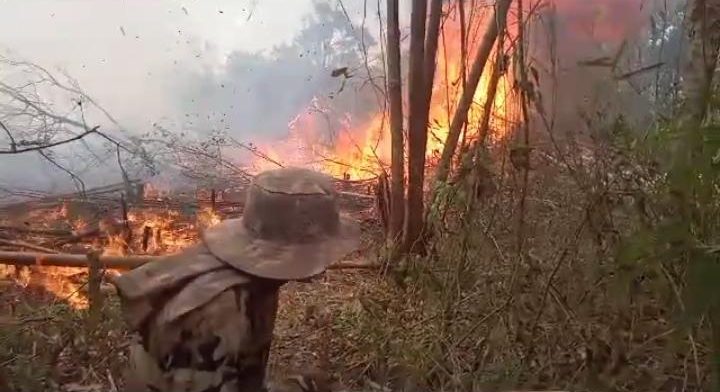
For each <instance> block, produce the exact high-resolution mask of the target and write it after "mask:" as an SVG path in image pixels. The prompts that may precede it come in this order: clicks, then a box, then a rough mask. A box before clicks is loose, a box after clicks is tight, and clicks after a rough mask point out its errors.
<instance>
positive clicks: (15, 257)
mask: <svg viewBox="0 0 720 392" xmlns="http://www.w3.org/2000/svg"><path fill="white" fill-rule="evenodd" d="M162 258H163V256H100V257H99V261H100V264H101V265H102V267H103V268H105V269H116V270H131V269H134V268H137V267H140V266H141V265H143V264H146V263H149V262H152V261H156V260H160V259H162ZM0 264H7V265H27V266H32V265H35V266H55V267H79V268H88V267H89V262H88V257H87V255H80V254H70V253H56V254H46V253H30V252H0ZM379 267H380V265H379V264H376V263H350V262H341V263H336V264H331V265H330V266H328V268H327V269H330V270H339V269H374V268H379Z"/></svg>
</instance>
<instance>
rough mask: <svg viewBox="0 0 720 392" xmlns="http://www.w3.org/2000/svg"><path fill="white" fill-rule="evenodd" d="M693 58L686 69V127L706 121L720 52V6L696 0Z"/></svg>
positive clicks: (692, 9) (692, 11)
mask: <svg viewBox="0 0 720 392" xmlns="http://www.w3.org/2000/svg"><path fill="white" fill-rule="evenodd" d="M689 17H690V18H689V20H690V26H689V31H690V32H691V34H692V37H691V38H690V56H689V59H688V62H687V64H686V67H685V70H684V75H683V77H684V80H685V81H684V84H683V86H682V87H683V92H684V93H685V97H686V99H685V103H684V105H683V106H684V107H683V110H682V120H683V125H685V126H687V127H692V128H697V127H698V126H699V125H700V124H701V123H702V121H703V120H704V118H705V115H706V111H707V107H708V102H709V100H710V99H709V98H710V92H711V88H712V79H713V74H714V73H715V67H716V66H717V58H718V53H719V52H720V4H718V1H717V0H695V1H692V2H691V4H690V13H689Z"/></svg>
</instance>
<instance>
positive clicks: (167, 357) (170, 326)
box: [114, 245, 282, 392]
mask: <svg viewBox="0 0 720 392" xmlns="http://www.w3.org/2000/svg"><path fill="white" fill-rule="evenodd" d="M281 283H282V282H272V281H267V280H264V279H259V278H255V277H252V276H249V275H246V274H243V273H242V272H240V271H237V270H235V269H232V268H229V267H227V266H226V265H225V264H224V263H223V262H221V261H219V260H217V259H216V258H215V257H213V256H212V255H211V254H209V253H208V251H207V249H206V248H205V247H204V246H202V245H197V246H195V247H193V248H190V249H188V250H186V251H184V252H182V253H179V254H176V255H171V256H168V257H165V258H164V259H162V260H160V261H157V262H153V263H150V264H147V265H144V266H142V267H140V268H138V269H136V270H133V271H130V272H128V273H126V274H124V275H122V276H120V277H119V278H117V279H116V280H115V282H114V284H115V285H116V287H117V288H118V293H119V294H120V298H121V301H122V307H123V313H124V315H125V318H126V321H127V323H128V324H129V326H130V327H131V329H132V331H133V332H134V333H135V342H134V343H133V345H132V346H131V348H130V358H129V360H130V367H131V376H130V377H133V378H134V380H131V382H134V383H135V384H136V385H137V384H139V385H140V386H141V387H142V388H144V389H145V390H147V391H162V392H176V391H185V392H201V391H218V392H241V391H242V392H244V391H253V392H256V391H260V390H262V389H263V387H264V379H265V371H266V366H267V360H268V354H269V350H270V344H271V340H272V333H273V329H274V323H275V315H276V312H277V304H278V289H279V287H280V284H281ZM137 388H138V386H135V387H133V388H132V390H133V391H136V390H137V391H139V389H137Z"/></svg>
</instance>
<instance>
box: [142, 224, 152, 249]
mask: <svg viewBox="0 0 720 392" xmlns="http://www.w3.org/2000/svg"><path fill="white" fill-rule="evenodd" d="M151 236H152V227H150V226H145V227H144V228H143V239H142V248H143V252H147V248H148V242H149V241H150V237H151Z"/></svg>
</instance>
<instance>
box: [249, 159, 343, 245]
mask: <svg viewBox="0 0 720 392" xmlns="http://www.w3.org/2000/svg"><path fill="white" fill-rule="evenodd" d="M243 225H244V226H245V229H246V230H247V231H248V232H249V234H250V235H252V236H253V237H256V238H258V239H262V240H267V241H273V242H284V243H289V244H301V243H308V242H314V241H319V240H322V239H324V238H327V237H332V236H334V235H336V234H337V232H338V230H339V226H340V219H339V212H338V206H337V193H336V191H335V189H334V188H333V184H332V181H331V179H330V177H329V176H326V175H324V174H321V173H318V172H315V171H311V170H307V169H301V168H283V169H276V170H269V171H265V172H263V173H261V174H259V175H257V176H256V177H255V179H254V181H253V182H252V184H251V185H250V189H249V190H248V194H247V197H246V201H245V210H244V212H243Z"/></svg>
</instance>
